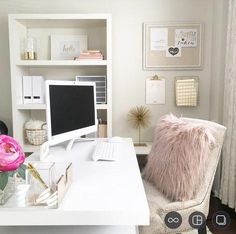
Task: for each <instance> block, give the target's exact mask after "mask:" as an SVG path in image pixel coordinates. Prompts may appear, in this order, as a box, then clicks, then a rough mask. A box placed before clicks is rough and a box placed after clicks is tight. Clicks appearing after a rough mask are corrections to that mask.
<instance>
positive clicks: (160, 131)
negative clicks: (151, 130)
mask: <svg viewBox="0 0 236 234" xmlns="http://www.w3.org/2000/svg"><path fill="white" fill-rule="evenodd" d="M214 144H215V138H214V136H213V134H212V132H211V130H210V129H208V128H207V127H206V126H203V125H200V124H197V123H191V122H187V121H184V120H183V119H181V118H177V117H175V116H174V115H172V114H170V115H166V116H164V117H162V118H161V119H160V120H159V122H158V123H157V127H156V131H155V137H154V144H153V147H152V150H151V152H150V154H149V156H148V162H147V165H146V167H145V169H144V172H143V176H144V179H146V180H148V181H150V182H152V183H153V184H154V185H155V186H156V187H157V188H158V190H159V191H161V192H162V193H163V194H164V195H165V196H166V197H167V198H169V199H170V200H171V201H186V200H191V199H193V198H194V196H195V194H196V191H197V189H198V188H199V186H200V183H201V179H202V178H203V176H204V169H205V164H206V161H207V158H208V155H209V153H210V151H211V148H212V145H214Z"/></svg>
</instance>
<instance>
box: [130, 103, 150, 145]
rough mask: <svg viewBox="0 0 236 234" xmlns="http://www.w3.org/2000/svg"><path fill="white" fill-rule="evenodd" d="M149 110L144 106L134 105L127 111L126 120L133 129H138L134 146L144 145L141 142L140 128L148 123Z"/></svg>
mask: <svg viewBox="0 0 236 234" xmlns="http://www.w3.org/2000/svg"><path fill="white" fill-rule="evenodd" d="M150 118H151V111H150V110H149V109H148V108H147V107H146V106H136V107H134V108H132V109H131V110H130V111H129V113H128V120H129V121H130V122H131V124H132V126H133V127H134V128H135V129H138V137H139V143H138V144H135V146H145V144H143V143H141V129H142V128H146V127H148V126H149V124H150Z"/></svg>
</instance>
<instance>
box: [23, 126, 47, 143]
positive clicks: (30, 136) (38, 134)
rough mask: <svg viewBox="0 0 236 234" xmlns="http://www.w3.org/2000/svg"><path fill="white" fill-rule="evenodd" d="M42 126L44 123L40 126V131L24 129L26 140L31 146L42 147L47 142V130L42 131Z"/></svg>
mask: <svg viewBox="0 0 236 234" xmlns="http://www.w3.org/2000/svg"><path fill="white" fill-rule="evenodd" d="M44 125H46V123H44V124H43V125H42V127H41V129H25V131H26V138H27V140H28V141H29V143H30V144H31V145H42V144H43V143H44V142H45V141H47V130H46V129H43V126H44Z"/></svg>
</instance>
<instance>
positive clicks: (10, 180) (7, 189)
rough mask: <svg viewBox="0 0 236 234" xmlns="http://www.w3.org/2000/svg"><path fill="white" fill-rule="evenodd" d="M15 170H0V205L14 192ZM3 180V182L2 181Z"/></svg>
mask: <svg viewBox="0 0 236 234" xmlns="http://www.w3.org/2000/svg"><path fill="white" fill-rule="evenodd" d="M15 178H16V174H15V172H0V182H1V189H0V206H1V205H4V204H6V202H7V201H8V200H9V198H10V197H11V196H12V195H13V194H14V192H15V182H16V180H15ZM3 181H4V182H3Z"/></svg>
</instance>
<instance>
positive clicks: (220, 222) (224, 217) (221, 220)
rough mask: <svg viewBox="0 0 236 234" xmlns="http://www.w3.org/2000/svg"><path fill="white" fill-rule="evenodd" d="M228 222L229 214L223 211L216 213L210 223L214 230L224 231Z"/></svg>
mask: <svg viewBox="0 0 236 234" xmlns="http://www.w3.org/2000/svg"><path fill="white" fill-rule="evenodd" d="M230 222H231V219H230V216H229V214H228V213H226V212H224V211H218V212H216V213H214V214H213V216H212V223H213V225H214V227H215V228H216V229H219V230H222V229H225V228H227V227H228V226H229V225H230Z"/></svg>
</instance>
